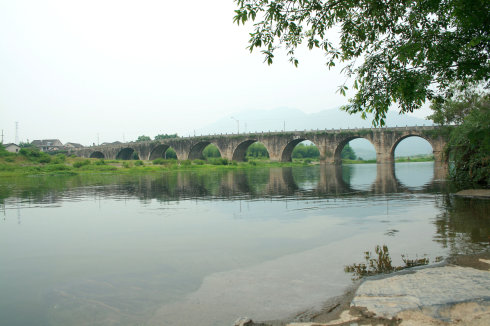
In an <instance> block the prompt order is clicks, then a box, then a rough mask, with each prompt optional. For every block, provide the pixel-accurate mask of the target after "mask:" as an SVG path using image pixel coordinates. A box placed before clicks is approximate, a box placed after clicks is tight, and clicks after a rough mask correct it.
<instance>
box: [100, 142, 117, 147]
mask: <svg viewBox="0 0 490 326" xmlns="http://www.w3.org/2000/svg"><path fill="white" fill-rule="evenodd" d="M119 144H122V143H121V142H120V141H115V142H113V143H108V142H104V143H102V144H100V145H101V146H105V145H119Z"/></svg>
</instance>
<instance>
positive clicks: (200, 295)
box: [0, 162, 490, 326]
mask: <svg viewBox="0 0 490 326" xmlns="http://www.w3.org/2000/svg"><path fill="white" fill-rule="evenodd" d="M438 176H439V173H438V172H437V169H435V168H434V165H433V163H431V162H428V163H397V164H396V165H395V167H394V168H393V167H392V166H383V165H376V164H363V165H344V166H342V167H335V166H325V165H308V166H295V167H284V168H254V169H244V170H222V169H221V170H220V169H216V170H213V169H207V170H205V169H202V170H194V171H174V172H167V173H162V174H150V175H101V174H99V175H93V176H72V177H66V176H64V177H62V176H58V177H57V176H50V177H47V176H45V177H18V178H2V179H0V213H1V214H2V216H1V220H0V293H1V295H0V325H10V326H14V325H169V326H173V325H180V326H182V325H184V326H185V325H202V326H207V325H230V324H232V322H233V321H234V320H235V319H237V318H238V317H240V316H248V317H251V318H252V319H254V320H272V319H280V318H284V317H287V316H290V315H291V314H294V313H297V312H299V311H302V310H304V309H309V308H312V307H318V306H319V305H321V304H322V302H324V301H325V300H327V299H328V298H330V297H333V296H337V295H341V294H342V293H343V291H344V290H345V289H346V288H347V287H348V286H349V285H350V284H352V280H351V277H352V275H349V274H346V273H345V272H344V266H346V265H349V264H352V263H359V262H362V261H363V259H364V252H365V251H373V249H374V247H375V246H376V245H381V244H386V245H387V246H388V247H389V250H390V254H391V257H392V259H393V263H394V264H395V265H401V264H402V259H401V255H406V256H408V257H409V258H416V257H418V258H422V257H427V258H429V260H430V261H431V263H432V262H434V261H435V260H437V259H440V257H448V256H451V255H455V254H460V253H474V252H480V251H482V250H486V249H487V248H488V245H489V242H488V239H489V229H490V221H489V214H488V213H489V201H483V200H476V199H463V198H456V197H454V196H452V195H450V194H449V185H448V184H447V183H446V182H444V181H443V180H440V179H439V177H438Z"/></svg>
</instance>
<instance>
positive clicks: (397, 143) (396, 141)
mask: <svg viewBox="0 0 490 326" xmlns="http://www.w3.org/2000/svg"><path fill="white" fill-rule="evenodd" d="M411 137H417V138H422V139H424V140H425V141H427V142H428V143H429V144H430V146H431V147H432V153H433V154H434V152H435V150H436V146H435V144H433V142H432V139H430V138H429V137H426V136H424V135H422V134H419V133H410V134H408V135H403V136H401V137H399V138H397V139H396V140H395V141H394V142H393V146H391V149H390V159H391V161H393V162H394V161H395V151H396V148H397V147H398V145H399V144H400V143H401V142H402V141H403V140H405V139H407V138H411Z"/></svg>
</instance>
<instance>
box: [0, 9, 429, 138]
mask: <svg viewBox="0 0 490 326" xmlns="http://www.w3.org/2000/svg"><path fill="white" fill-rule="evenodd" d="M234 9H235V4H234V3H233V1H232V0H207V1H203V0H187V1H172V2H170V1H161V0H160V1H147V0H144V1H143V0H141V1H121V0H96V1H92V0H83V1H81V0H80V1H70V0H32V1H26V0H15V1H12V0H0V46H1V50H0V128H1V129H3V132H4V134H5V139H4V142H5V143H8V142H13V141H14V140H15V121H18V122H19V139H20V140H22V141H26V140H27V139H29V140H33V139H44V138H59V139H60V140H61V141H62V142H68V141H71V142H79V143H82V144H85V145H88V144H91V143H93V142H97V134H99V141H100V142H101V143H102V142H104V141H115V140H123V137H124V138H125V140H126V141H129V140H134V139H136V138H137V136H139V135H142V134H145V135H148V136H151V137H153V136H155V135H156V134H159V133H179V134H182V135H186V134H189V133H191V131H192V130H193V129H197V128H199V127H200V126H202V125H204V124H208V123H211V122H213V121H215V120H217V119H219V118H222V117H223V116H229V115H233V114H234V113H237V112H240V111H244V110H250V109H265V110H269V109H274V108H277V107H291V108H297V109H300V110H302V111H304V112H307V113H312V112H317V111H320V110H324V109H329V108H333V107H337V106H339V105H342V104H345V103H346V102H347V99H346V98H345V97H343V96H341V95H339V94H337V93H336V90H337V86H338V85H339V84H340V83H342V81H343V80H344V79H345V77H344V76H343V75H341V74H340V73H339V69H335V70H331V71H329V70H328V69H327V68H326V67H325V65H324V57H323V54H322V53H321V51H308V50H303V51H301V52H300V60H301V61H300V67H299V68H294V67H293V66H292V65H291V64H290V63H289V62H288V61H287V58H286V57H285V56H278V57H277V59H276V61H275V63H274V64H273V65H272V66H267V64H265V63H263V56H262V55H261V54H260V53H259V52H254V53H253V54H250V53H249V51H248V50H247V49H246V46H247V41H248V38H249V35H248V33H249V32H250V31H251V30H252V26H251V25H246V26H245V27H243V26H236V25H235V24H233V22H232V19H233V15H234V11H233V10H234ZM419 116H424V113H420V114H419ZM230 123H231V124H233V123H234V121H232V120H230Z"/></svg>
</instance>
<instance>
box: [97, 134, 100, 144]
mask: <svg viewBox="0 0 490 326" xmlns="http://www.w3.org/2000/svg"><path fill="white" fill-rule="evenodd" d="M99 145H100V142H99V133H97V146H99Z"/></svg>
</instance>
